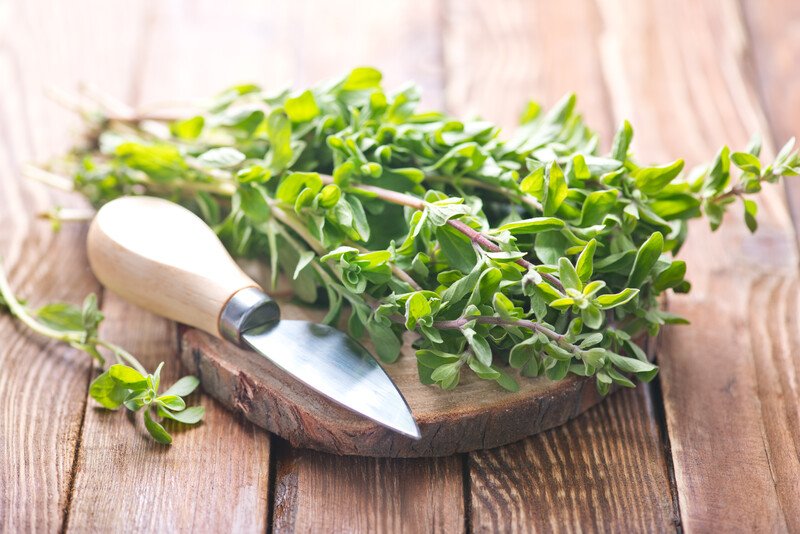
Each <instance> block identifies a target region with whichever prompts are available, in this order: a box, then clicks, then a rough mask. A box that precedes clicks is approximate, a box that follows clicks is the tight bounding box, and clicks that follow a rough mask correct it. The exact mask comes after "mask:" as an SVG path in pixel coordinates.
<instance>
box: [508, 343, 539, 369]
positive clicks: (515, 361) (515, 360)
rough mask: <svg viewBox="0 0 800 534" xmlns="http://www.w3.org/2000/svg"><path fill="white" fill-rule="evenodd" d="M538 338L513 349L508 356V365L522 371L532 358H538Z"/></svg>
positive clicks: (517, 345) (518, 344) (519, 344)
mask: <svg viewBox="0 0 800 534" xmlns="http://www.w3.org/2000/svg"><path fill="white" fill-rule="evenodd" d="M535 341H536V338H533V337H530V338H528V339H526V340H524V341H521V342H520V343H517V344H516V345H514V347H512V349H511V352H509V355H508V364H509V365H510V366H511V367H513V368H514V369H522V368H523V367H524V366H525V365H526V364H527V363H528V362H529V361H530V360H531V359H532V358H534V359H535V358H536V354H537V351H536V346H535V344H534V343H535Z"/></svg>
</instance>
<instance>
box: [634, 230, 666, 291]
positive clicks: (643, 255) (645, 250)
mask: <svg viewBox="0 0 800 534" xmlns="http://www.w3.org/2000/svg"><path fill="white" fill-rule="evenodd" d="M663 248H664V236H662V235H661V232H654V233H653V234H652V235H651V236H650V237H649V238H648V239H647V241H645V242H644V244H642V246H641V247H639V251H638V252H637V253H636V259H635V260H634V262H633V269H632V270H631V274H630V276H629V277H628V284H627V285H628V286H629V287H634V288H638V287H641V285H642V284H643V283H644V281H645V280H646V279H647V277H648V275H649V274H650V271H651V269H652V268H653V266H654V265H655V264H656V262H657V261H658V258H659V256H661V252H662V250H663Z"/></svg>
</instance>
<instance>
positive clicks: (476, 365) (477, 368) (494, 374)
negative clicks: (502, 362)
mask: <svg viewBox="0 0 800 534" xmlns="http://www.w3.org/2000/svg"><path fill="white" fill-rule="evenodd" d="M467 365H469V368H470V369H472V371H473V372H474V373H475V374H476V375H478V376H479V377H480V378H482V379H483V380H496V379H497V378H500V372H499V371H496V370H495V369H492V367H490V366H488V365H486V364H484V363H483V362H481V361H480V360H479V359H478V358H475V357H472V358H470V359H469V360H467Z"/></svg>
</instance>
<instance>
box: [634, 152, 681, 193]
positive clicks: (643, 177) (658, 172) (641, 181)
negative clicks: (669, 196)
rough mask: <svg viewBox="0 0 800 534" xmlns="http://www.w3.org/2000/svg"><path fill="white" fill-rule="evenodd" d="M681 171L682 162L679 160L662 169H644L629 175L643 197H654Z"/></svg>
mask: <svg viewBox="0 0 800 534" xmlns="http://www.w3.org/2000/svg"><path fill="white" fill-rule="evenodd" d="M682 170H683V160H681V159H679V160H677V161H674V162H673V163H670V164H669V165H664V166H663V167H644V168H641V169H637V170H635V171H634V172H632V173H631V176H633V178H634V180H635V181H636V187H638V188H639V189H640V190H641V191H642V193H644V194H645V195H655V194H657V193H659V192H661V190H662V189H664V187H666V186H667V185H669V183H670V182H672V180H674V179H675V178H677V176H678V175H679V174H680V173H681V171H682Z"/></svg>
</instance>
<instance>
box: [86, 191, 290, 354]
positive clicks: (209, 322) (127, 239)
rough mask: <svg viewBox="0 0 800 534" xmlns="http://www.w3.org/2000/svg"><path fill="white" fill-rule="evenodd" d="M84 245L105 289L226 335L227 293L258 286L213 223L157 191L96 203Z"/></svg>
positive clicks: (211, 331) (143, 305) (174, 317)
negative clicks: (222, 328)
mask: <svg viewBox="0 0 800 534" xmlns="http://www.w3.org/2000/svg"><path fill="white" fill-rule="evenodd" d="M87 247H88V253H89V263H90V264H91V267H92V270H93V271H94V274H95V276H97V278H98V280H100V282H101V283H102V284H103V285H104V286H106V287H107V288H108V289H110V290H111V291H113V292H114V293H117V294H118V295H120V296H121V297H123V298H124V299H126V300H128V301H130V302H132V303H134V304H137V305H138V306H141V307H142V308H145V309H147V310H150V311H152V312H154V313H156V314H158V315H161V316H163V317H166V318H168V319H172V320H173V321H177V322H180V323H184V324H188V325H191V326H194V327H197V328H200V329H202V330H205V331H206V332H208V333H210V334H212V335H215V336H217V337H226V338H229V339H230V337H231V336H223V335H222V334H221V333H220V315H221V313H222V311H223V309H225V307H226V305H227V304H228V302H229V301H230V300H231V297H233V296H234V295H235V294H236V293H238V292H239V291H241V290H242V289H244V288H250V287H255V288H258V285H257V284H256V283H255V282H254V281H253V280H252V279H250V277H248V276H247V275H246V274H245V273H244V272H242V270H241V269H240V268H239V266H238V265H236V263H235V262H234V261H233V259H232V258H231V257H230V255H229V254H228V252H227V251H226V250H225V247H223V245H222V243H221V242H220V241H219V239H218V238H217V236H216V234H214V231H213V230H211V228H209V227H208V226H207V225H206V224H205V223H204V222H203V221H202V220H201V219H200V218H199V217H197V216H196V215H195V214H194V213H192V212H191V211H189V210H187V209H186V208H183V207H181V206H179V205H177V204H174V203H172V202H169V201H167V200H163V199H160V198H152V197H124V198H119V199H117V200H113V201H111V202H109V203H108V204H106V205H105V206H103V207H102V208H100V211H98V212H97V215H96V216H95V218H94V221H93V222H92V225H91V228H90V229H89V237H88V243H87ZM245 293H248V292H245ZM250 293H252V291H251V292H250ZM265 297H266V295H265ZM266 298H267V299H269V297H266ZM274 306H275V308H276V309H277V305H274Z"/></svg>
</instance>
